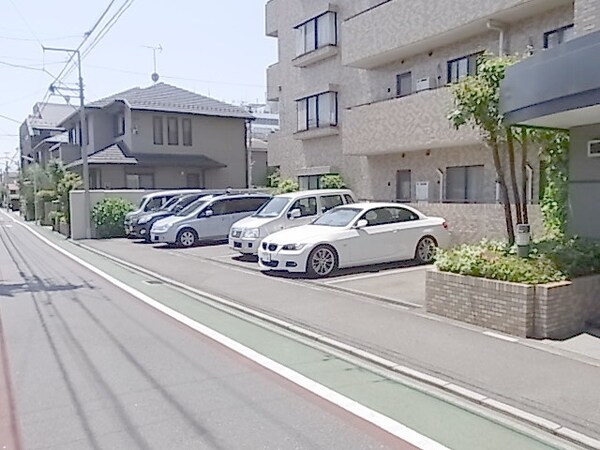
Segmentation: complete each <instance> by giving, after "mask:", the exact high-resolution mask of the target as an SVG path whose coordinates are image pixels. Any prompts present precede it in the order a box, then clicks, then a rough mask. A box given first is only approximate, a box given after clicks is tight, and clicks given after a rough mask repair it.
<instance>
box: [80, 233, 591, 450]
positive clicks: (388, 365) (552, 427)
mask: <svg viewBox="0 0 600 450" xmlns="http://www.w3.org/2000/svg"><path fill="white" fill-rule="evenodd" d="M70 242H71V243H72V244H73V245H76V246H78V247H80V248H82V249H85V250H87V251H89V252H91V253H95V254H97V255H99V256H102V257H104V258H106V259H109V260H111V261H113V262H115V263H117V264H120V265H122V266H124V267H128V268H130V269H132V270H135V271H137V272H140V273H142V274H145V275H147V276H149V277H152V278H155V279H158V280H160V281H162V282H164V283H166V284H169V285H171V286H174V287H177V288H179V289H181V290H183V291H187V292H190V293H192V294H194V295H197V296H200V297H204V298H206V299H208V300H211V301H213V302H215V303H217V304H219V305H221V306H222V307H226V308H231V309H234V310H237V311H239V312H241V313H243V314H246V315H247V316H250V317H254V318H256V319H259V320H261V321H264V322H266V323H269V324H271V325H275V326H277V327H279V328H282V329H284V330H287V331H290V332H293V333H296V334H299V335H300V336H303V337H305V338H308V339H312V340H314V341H316V342H318V343H321V344H324V345H327V346H329V347H332V348H334V349H336V350H338V351H342V352H345V353H347V354H349V355H352V356H354V357H358V358H360V359H363V360H365V361H368V362H369V363H372V364H375V365H378V366H380V367H383V368H384V369H388V370H391V371H393V372H396V373H398V374H400V375H404V376H406V377H408V378H411V379H413V380H416V381H419V382H422V383H424V384H427V385H430V386H433V387H435V388H438V389H441V390H443V391H445V392H448V393H450V394H453V395H456V396H458V397H461V398H463V399H466V400H468V401H470V402H472V403H475V404H477V405H480V406H483V407H486V408H488V409H491V410H494V411H496V412H500V413H503V414H505V415H507V416H509V417H511V418H513V419H517V420H518V421H521V422H523V423H526V424H528V425H530V426H533V427H535V428H537V429H540V430H543V431H545V432H547V433H549V434H551V435H554V436H557V437H559V438H562V439H564V440H566V441H569V442H572V443H574V444H576V445H579V446H581V447H583V448H587V449H590V450H600V440H597V439H594V438H592V437H589V436H586V435H584V434H582V433H579V432H577V431H574V430H572V429H570V428H568V427H565V426H563V425H561V424H559V423H556V422H552V421H550V420H548V419H544V418H543V417H539V416H536V415H534V414H531V413H528V412H526V411H523V410H521V409H518V408H516V407H513V406H510V405H508V404H506V403H503V402H500V401H497V400H494V399H492V398H489V397H487V396H486V395H483V394H480V393H478V392H475V391H472V390H470V389H466V388H463V387H461V386H458V385H456V384H454V383H452V382H450V381H446V380H444V379H441V378H438V377H435V376H432V375H428V374H426V373H423V372H420V371H418V370H415V369H411V368H409V367H405V366H402V365H398V364H397V363H395V362H393V361H390V360H387V359H385V358H382V357H379V356H377V355H373V354H371V353H369V352H367V351H364V350H361V349H359V348H356V347H353V346H351V345H348V344H344V343H342V342H339V341H337V340H335V339H332V338H330V337H327V336H323V335H321V334H319V333H315V332H313V331H311V330H308V329H306V328H303V327H300V326H298V325H294V324H292V323H290V322H287V321H285V320H281V319H277V318H275V317H271V316H269V315H267V314H264V313H261V312H259V311H256V310H253V309H251V308H248V307H246V306H242V305H239V304H237V303H235V302H232V301H229V300H226V299H224V298H221V297H219V296H216V295H213V294H210V293H208V292H203V291H201V290H199V289H196V288H193V287H190V286H187V285H185V284H183V283H181V282H179V281H176V280H173V279H171V278H168V277H165V276H163V275H160V274H158V273H155V272H153V271H151V270H148V269H144V268H142V267H139V266H136V265H135V264H132V263H130V262H127V261H124V260H122V259H120V258H117V257H115V256H112V255H110V254H108V253H105V252H102V251H101V250H97V249H94V248H92V247H89V246H87V245H85V244H80V243H76V242H74V241H70ZM319 286H321V285H320V284H319ZM361 295H362V294H361Z"/></svg>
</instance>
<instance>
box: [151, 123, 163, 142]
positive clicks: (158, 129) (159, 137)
mask: <svg viewBox="0 0 600 450" xmlns="http://www.w3.org/2000/svg"><path fill="white" fill-rule="evenodd" d="M153 124H154V145H163V143H164V140H163V119H162V117H154V118H153Z"/></svg>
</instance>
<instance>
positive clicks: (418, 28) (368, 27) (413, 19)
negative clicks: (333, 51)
mask: <svg viewBox="0 0 600 450" xmlns="http://www.w3.org/2000/svg"><path fill="white" fill-rule="evenodd" d="M572 3H573V2H572V0H475V1H473V0H452V1H440V0H420V1H418V2H414V1H409V0H391V1H388V2H386V3H383V4H381V5H379V6H377V7H375V8H373V9H370V10H367V11H365V12H363V13H361V14H359V15H356V16H354V17H352V18H350V19H348V20H346V21H345V22H344V23H343V24H342V35H343V36H344V45H343V47H342V64H344V65H346V66H351V67H357V68H361V69H373V68H376V67H380V66H383V65H385V64H389V63H392V62H394V61H398V60H400V59H403V58H407V57H409V56H412V55H415V54H418V53H425V52H429V51H431V50H433V49H435V48H438V47H443V46H446V45H448V44H450V43H452V42H457V41H460V40H463V39H467V38H469V37H472V36H476V35H478V34H480V33H483V32H485V31H487V25H486V24H487V22H488V21H489V20H494V21H498V22H503V23H507V24H508V23H514V22H518V21H520V20H523V19H525V18H527V17H531V16H533V15H536V14H540V13H542V12H545V11H549V10H552V9H554V8H557V7H559V6H562V5H570V4H572Z"/></svg>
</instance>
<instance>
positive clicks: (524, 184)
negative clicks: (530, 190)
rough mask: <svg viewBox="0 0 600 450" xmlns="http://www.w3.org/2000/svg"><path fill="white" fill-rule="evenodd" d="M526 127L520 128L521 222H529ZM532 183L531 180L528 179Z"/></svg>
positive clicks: (527, 137)
mask: <svg viewBox="0 0 600 450" xmlns="http://www.w3.org/2000/svg"><path fill="white" fill-rule="evenodd" d="M528 139H529V136H528V134H527V128H525V127H522V128H521V179H522V185H521V187H522V191H521V192H522V197H521V198H522V199H523V223H529V211H528V210H527V150H528V144H529V143H528ZM529 182H530V183H533V180H530V181H529Z"/></svg>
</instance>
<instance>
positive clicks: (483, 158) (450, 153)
mask: <svg viewBox="0 0 600 450" xmlns="http://www.w3.org/2000/svg"><path fill="white" fill-rule="evenodd" d="M577 1H578V2H583V3H585V0H577ZM463 3H464V4H465V5H467V4H468V5H467V6H461V5H462V4H463ZM589 3H593V4H596V3H597V2H589ZM407 5H410V7H408V6H407ZM577 7H578V6H577V2H576V6H575V8H574V6H573V2H572V1H570V0H493V1H492V0H478V1H475V2H473V1H469V2H466V0H465V1H462V0H460V1H454V2H445V1H441V0H418V1H413V2H407V1H405V0H391V1H386V2H382V1H381V0H340V1H337V2H335V3H331V2H327V1H323V0H270V1H269V2H267V4H266V34H267V35H269V36H272V37H274V38H276V39H277V41H278V56H279V59H278V61H277V62H275V64H274V65H272V66H270V67H269V68H268V70H267V84H268V86H267V97H268V99H269V100H274V101H279V111H280V121H281V130H280V131H279V132H278V133H276V135H275V136H274V137H273V138H272V139H271V140H270V141H269V163H270V164H271V165H274V166H279V167H280V169H281V172H282V175H283V176H284V177H292V178H296V177H298V176H299V175H300V174H303V173H312V172H314V171H315V170H316V168H319V167H327V168H329V170H330V171H332V172H339V173H340V174H341V175H342V176H343V177H344V179H345V180H346V182H347V183H348V184H349V186H350V187H351V188H352V189H353V190H354V191H355V192H356V193H357V195H358V196H359V197H360V198H363V199H379V200H395V199H396V197H397V195H396V193H397V189H396V172H397V171H399V170H410V171H411V199H413V200H414V197H415V192H416V189H415V186H416V183H417V182H425V183H428V194H427V201H429V202H439V201H440V200H441V201H444V200H445V199H446V197H445V190H444V184H443V183H445V182H446V181H445V178H444V177H445V174H446V171H447V169H448V168H449V167H455V166H483V174H484V175H483V179H484V185H483V188H482V192H481V194H480V195H479V198H478V200H477V201H479V202H482V203H495V202H496V200H497V197H496V182H495V179H496V177H495V172H494V166H493V162H492V159H491V154H490V151H489V150H488V149H486V148H485V146H484V145H483V143H482V141H481V138H480V136H479V135H478V133H477V132H476V131H474V130H471V129H468V128H465V129H463V130H460V131H456V130H454V129H452V127H451V125H450V123H449V121H448V119H447V115H448V112H449V111H450V109H451V107H452V96H451V92H450V89H449V88H448V87H447V84H448V83H447V81H448V75H447V73H448V69H447V67H448V61H451V60H454V59H457V58H461V57H463V56H466V55H470V54H474V53H478V52H482V51H486V50H487V51H491V52H493V53H496V54H497V53H498V52H499V51H500V47H501V45H500V44H501V42H500V35H501V34H502V36H503V40H502V50H503V51H504V52H506V53H519V54H524V53H525V52H527V51H534V52H535V51H541V49H542V48H543V42H544V33H546V32H549V31H552V30H554V29H557V28H560V27H563V26H565V25H570V24H572V23H573V22H574V16H575V11H577ZM589 8H592V7H591V6H589V7H588V9H589ZM328 11H331V12H335V13H336V14H337V45H336V46H335V47H336V49H335V50H334V51H332V50H331V49H330V48H327V47H326V48H324V49H323V48H320V49H317V50H313V52H310V53H308V54H307V55H302V57H301V58H298V55H297V50H296V45H297V43H296V30H295V27H297V26H299V25H301V24H302V23H304V22H306V21H307V20H310V19H312V18H315V17H317V16H319V15H320V14H322V13H325V12H328ZM490 20H492V22H490V25H491V26H493V27H494V28H497V27H498V26H501V27H502V29H503V30H504V31H503V33H500V32H499V31H498V30H497V29H490V28H488V21H490ZM312 53H315V55H311V54H312ZM324 55H325V56H324ZM405 72H411V76H412V82H411V85H412V89H411V91H412V92H411V94H410V95H407V96H402V97H397V95H396V94H397V92H396V89H397V86H396V76H397V75H399V74H402V73H405ZM423 78H427V79H428V82H427V83H426V84H427V87H428V88H429V89H425V90H422V91H419V92H415V91H416V85H417V80H420V79H423ZM330 90H332V91H335V92H337V99H338V114H337V119H338V121H337V125H336V126H333V127H326V128H324V129H315V130H309V131H302V132H298V123H297V109H296V102H297V100H298V99H301V98H304V97H308V96H310V95H315V94H319V93H322V92H326V91H330ZM528 162H529V166H530V168H531V169H532V170H533V176H532V178H531V184H532V187H531V194H532V195H531V200H532V201H533V202H536V200H537V198H538V189H539V162H538V157H537V151H535V150H533V149H532V150H531V152H530V155H528ZM313 169H314V170H313ZM311 171H312V172H311Z"/></svg>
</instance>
